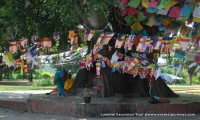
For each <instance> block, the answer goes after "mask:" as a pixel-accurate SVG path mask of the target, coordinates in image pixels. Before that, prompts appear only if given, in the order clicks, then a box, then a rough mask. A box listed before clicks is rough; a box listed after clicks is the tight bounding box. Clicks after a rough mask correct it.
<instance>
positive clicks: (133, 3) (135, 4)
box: [128, 0, 141, 8]
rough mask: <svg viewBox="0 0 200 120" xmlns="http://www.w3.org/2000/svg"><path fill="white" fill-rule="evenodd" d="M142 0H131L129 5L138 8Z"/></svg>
mask: <svg viewBox="0 0 200 120" xmlns="http://www.w3.org/2000/svg"><path fill="white" fill-rule="evenodd" d="M140 2H141V0H130V1H129V3H128V6H131V7H133V8H137V7H138V6H139V5H140Z"/></svg>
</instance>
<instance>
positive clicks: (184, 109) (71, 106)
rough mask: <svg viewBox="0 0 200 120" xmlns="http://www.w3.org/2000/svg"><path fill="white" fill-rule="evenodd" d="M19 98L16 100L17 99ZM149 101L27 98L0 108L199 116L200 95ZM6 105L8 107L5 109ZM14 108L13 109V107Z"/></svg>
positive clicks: (58, 112)
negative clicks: (154, 101)
mask: <svg viewBox="0 0 200 120" xmlns="http://www.w3.org/2000/svg"><path fill="white" fill-rule="evenodd" d="M18 99H20V98H18ZM149 99H150V98H118V97H109V98H92V100H91V103H89V104H85V103H84V100H83V98H82V97H78V96H67V97H59V96H55V95H54V96H49V95H45V94H39V95H29V96H28V97H24V99H23V100H22V99H20V100H17V99H13V98H11V99H7V100H6V99H4V100H2V99H1V98H0V107H6V108H13V109H17V108H18V109H19V108H21V109H19V110H23V111H28V112H34V113H44V114H50V115H60V116H71V117H79V118H85V117H100V116H101V117H102V116H135V115H143V116H144V115H145V114H163V113H164V114H191V113H192V114H199V113H200V95H191V96H190V95H185V94H180V97H179V98H170V99H169V100H170V101H171V102H170V103H162V104H161V103H159V104H149V103H148V100H149ZM9 105H10V106H9ZM13 106H14V107H13Z"/></svg>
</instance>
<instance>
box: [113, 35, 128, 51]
mask: <svg viewBox="0 0 200 120" xmlns="http://www.w3.org/2000/svg"><path fill="white" fill-rule="evenodd" d="M125 37H126V34H119V35H118V38H117V40H116V42H115V48H121V47H122V46H123V44H124V41H125Z"/></svg>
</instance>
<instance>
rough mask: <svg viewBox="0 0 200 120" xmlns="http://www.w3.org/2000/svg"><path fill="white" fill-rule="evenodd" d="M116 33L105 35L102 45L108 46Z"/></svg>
mask: <svg viewBox="0 0 200 120" xmlns="http://www.w3.org/2000/svg"><path fill="white" fill-rule="evenodd" d="M113 35H114V32H107V33H105V36H104V37H103V39H102V40H101V45H107V44H108V42H109V41H110V39H111V38H112V37H113Z"/></svg>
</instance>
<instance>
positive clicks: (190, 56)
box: [185, 52, 197, 61]
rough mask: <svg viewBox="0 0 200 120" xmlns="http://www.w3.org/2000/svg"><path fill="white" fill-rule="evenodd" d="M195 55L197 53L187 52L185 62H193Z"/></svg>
mask: <svg viewBox="0 0 200 120" xmlns="http://www.w3.org/2000/svg"><path fill="white" fill-rule="evenodd" d="M196 54H197V53H195V52H188V53H187V54H186V57H185V60H187V61H194V60H195V57H196Z"/></svg>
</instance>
